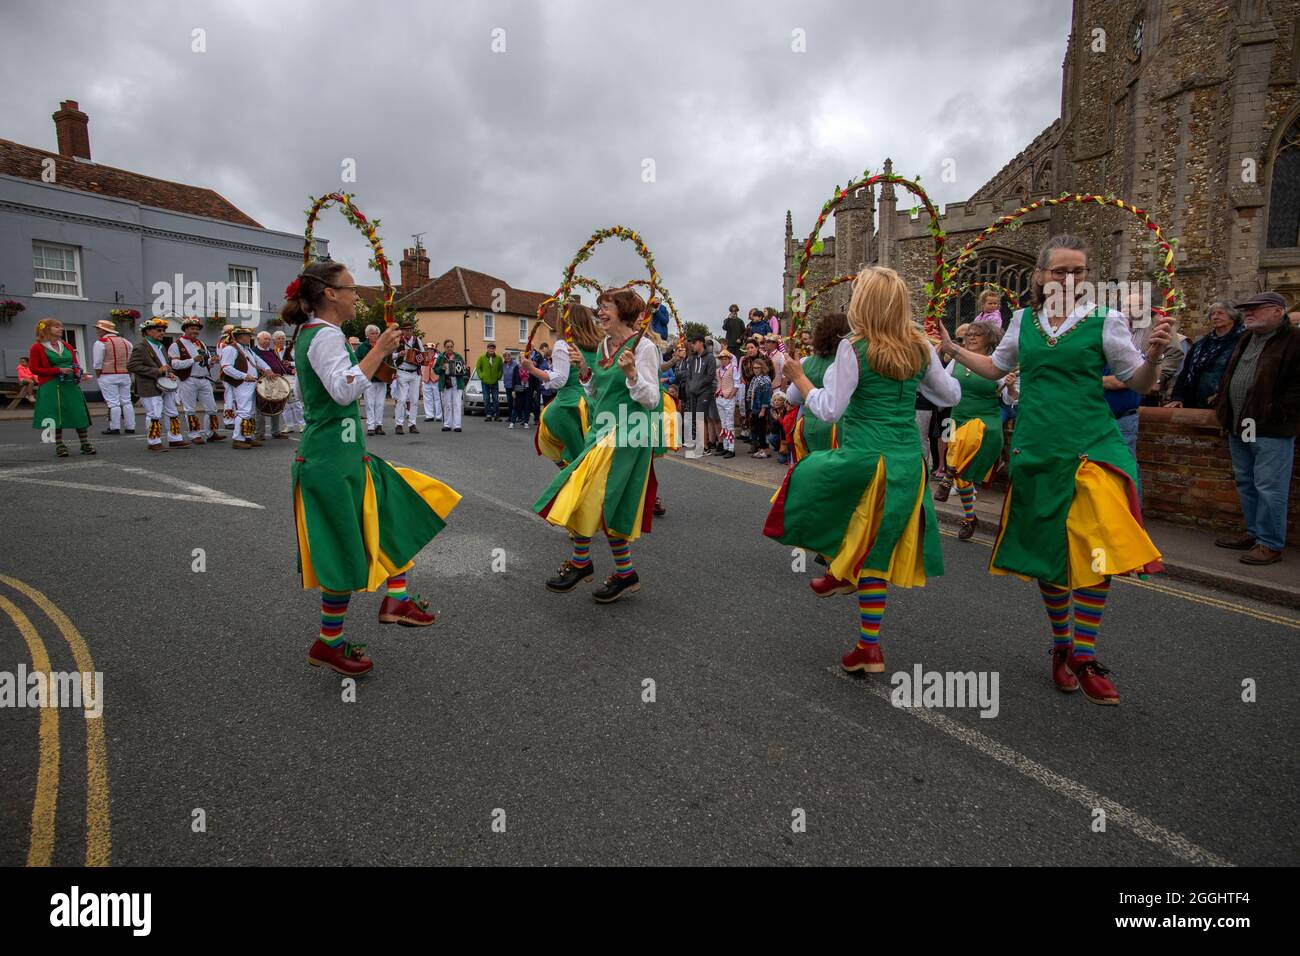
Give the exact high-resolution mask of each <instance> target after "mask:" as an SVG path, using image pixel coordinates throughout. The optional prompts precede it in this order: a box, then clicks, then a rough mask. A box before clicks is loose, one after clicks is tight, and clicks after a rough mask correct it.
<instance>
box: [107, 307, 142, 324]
mask: <svg viewBox="0 0 1300 956" xmlns="http://www.w3.org/2000/svg"><path fill="white" fill-rule="evenodd" d="M108 314H109V315H111V316H112V317H113V321H114V322H134V321H135V320H136V319H138V318H140V312H139V310H137V309H112V310H111V311H110V312H109V313H108Z"/></svg>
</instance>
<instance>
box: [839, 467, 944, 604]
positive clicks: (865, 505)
mask: <svg viewBox="0 0 1300 956" xmlns="http://www.w3.org/2000/svg"><path fill="white" fill-rule="evenodd" d="M925 492H926V483H925V481H924V480H922V481H921V482H920V483H919V485H918V487H917V495H916V501H915V503H914V504H913V506H912V515H911V517H910V518H908V520H907V528H906V529H905V530H904V531H903V536H902V537H901V538H899V540H898V545H897V546H896V547H895V548H894V553H893V556H892V557H891V558H890V559H889V567H888V568H883V569H881V568H868V567H865V566H864V567H863V568H862V569H861V571H857V572H855V570H854V568H855V567H856V565H857V563H858V562H859V561H861V560H863V556H864V555H865V554H867V553H868V552H869V551H870V550H871V542H872V540H873V539H874V538H875V536H876V530H877V529H878V528H879V526H880V516H881V513H882V510H883V506H884V500H885V458H884V456H883V455H882V456H881V458H880V460H879V461H878V462H877V463H876V474H875V476H874V477H873V478H872V479H871V484H870V485H868V486H867V490H866V491H864V492H863V493H862V497H861V498H860V499H859V500H858V504H857V507H856V508H854V509H853V517H852V518H850V519H849V527H848V530H847V531H845V533H844V542H843V544H841V545H840V550H839V553H838V554H836V555H835V557H833V558H832V559H831V564H830V573H831V574H833V575H835V577H837V578H840V579H841V580H844V581H855V582H856V580H857V577H856V575H866V576H869V577H873V578H882V579H884V580H885V581H888V582H889V583H890V584H893V585H896V586H898V587H902V588H910V587H921V586H923V585H924V584H925V559H924V556H923V554H922V551H921V503H922V500H923V498H922V496H923V495H924V494H925Z"/></svg>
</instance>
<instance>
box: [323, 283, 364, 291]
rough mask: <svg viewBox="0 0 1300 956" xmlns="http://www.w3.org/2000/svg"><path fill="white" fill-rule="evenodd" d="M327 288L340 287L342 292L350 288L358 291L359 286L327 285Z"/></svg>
mask: <svg viewBox="0 0 1300 956" xmlns="http://www.w3.org/2000/svg"><path fill="white" fill-rule="evenodd" d="M325 288H327V289H338V290H339V291H340V292H342V291H343V290H345V289H346V290H350V291H352V292H356V291H357V289H358V288H359V287H358V286H355V285H327V286H326V287H325Z"/></svg>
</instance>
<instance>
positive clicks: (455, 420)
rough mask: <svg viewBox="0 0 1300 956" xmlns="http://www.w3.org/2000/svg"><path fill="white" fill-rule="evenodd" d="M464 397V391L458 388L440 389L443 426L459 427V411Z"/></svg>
mask: <svg viewBox="0 0 1300 956" xmlns="http://www.w3.org/2000/svg"><path fill="white" fill-rule="evenodd" d="M464 398H465V395H464V393H463V392H462V391H461V390H460V389H458V388H444V389H443V390H442V427H443V428H460V413H461V406H462V405H463V404H464Z"/></svg>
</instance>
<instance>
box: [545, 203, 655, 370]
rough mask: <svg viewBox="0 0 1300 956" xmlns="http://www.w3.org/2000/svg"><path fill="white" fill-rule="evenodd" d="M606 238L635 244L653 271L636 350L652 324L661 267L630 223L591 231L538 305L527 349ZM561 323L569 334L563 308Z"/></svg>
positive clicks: (635, 343) (636, 339) (604, 362)
mask: <svg viewBox="0 0 1300 956" xmlns="http://www.w3.org/2000/svg"><path fill="white" fill-rule="evenodd" d="M606 239H619V240H621V241H623V242H630V243H632V245H633V247H634V248H635V249H636V252H637V255H639V256H640V257H641V260H642V261H643V262H644V263H645V265H646V271H647V272H649V273H650V279H649V288H650V295H649V297H648V298H647V299H646V311H645V314H644V315H643V316H642V319H641V321H640V322H639V323H638V324H639V326H640V327H639V328H638V329H637V332H636V335H635V337H634V340H633V342H632V346H631V347H632V348H633V349H635V348H636V347H637V344H638V343H639V342H640V340H641V336H643V335H644V334H645V330H646V328H647V326H648V325H649V319H650V316H651V315H653V314H654V310H655V309H656V308H657V307H658V305H659V270H658V269H657V268H656V267H655V260H654V254H653V253H651V252H650V247H649V246H647V245H646V244H645V241H644V240H643V239H642V238H641V236H640V235H639V234H638V233H637V231H636V230H635V229H629V228H628V227H627V226H607V227H606V228H604V229H597V230H596V231H595V232H593V233H592V234H591V238H590V239H588V240H587V241H586V242H585V243H583V244H582V247H581V248H580V249H578V251H577V253H576V254H575V255H574V257H573V258H572V259H571V260H570V261H569V264H568V265H567V266H566V267H565V269H564V279H563V281H562V282H561V283H560V287H559V288H558V289H556V290H555V294H554V295H552V296H550V297H548V298H546V299H543V300H542V301H541V302H540V303H539V304H538V306H537V321H536V322H534V323H533V328H532V330H531V331H530V332H529V333H528V341H527V342H526V343H525V344H524V348H525V349H526V350H531V349H532V347H533V337H534V336H535V335H536V334H537V330H538V329H539V328H540V327H541V325H542V323H543V322H544V321H545V319H544V317H545V315H546V307H547V306H548V305H550V304H551V303H553V302H563V301H564V300H565V299H567V298H568V295H569V292H570V291H571V290H572V289H573V287H574V286H575V285H578V284H579V283H578V282H577V281H576V279H575V276H577V274H578V266H580V265H581V264H582V263H584V262H586V261H587V260H588V259H590V258H591V253H592V250H593V249H595V248H596V246H598V245H600V244H601V243H602V242H604V241H605V240H606ZM584 281H586V282H591V281H592V280H589V279H588V280H584ZM561 324H562V325H563V326H564V328H563V332H564V333H565V334H566V335H567V334H568V328H567V320H566V318H565V313H564V310H561ZM601 364H602V365H603V366H605V367H608V365H609V361H608V360H604V359H602V360H601Z"/></svg>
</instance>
